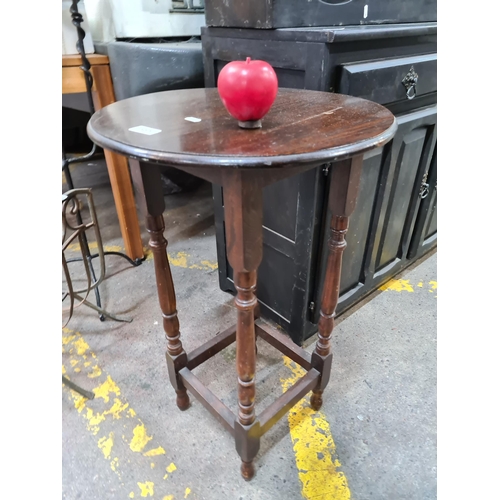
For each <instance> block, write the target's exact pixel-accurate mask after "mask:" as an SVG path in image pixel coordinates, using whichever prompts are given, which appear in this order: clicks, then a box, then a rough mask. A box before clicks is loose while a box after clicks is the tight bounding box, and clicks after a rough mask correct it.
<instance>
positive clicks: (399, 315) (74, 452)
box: [61, 161, 437, 500]
mask: <svg viewBox="0 0 500 500" xmlns="http://www.w3.org/2000/svg"><path fill="white" fill-rule="evenodd" d="M73 178H74V181H75V184H76V185H77V186H78V187H92V189H93V192H94V196H95V202H96V207H97V212H98V217H99V223H100V226H101V230H102V236H103V240H104V244H105V245H106V246H107V247H108V248H109V249H113V250H116V249H119V248H122V245H123V243H122V240H121V238H120V233H119V230H118V223H117V218H116V213H115V210H114V204H113V200H112V195H111V191H110V188H109V181H108V177H107V173H106V170H105V167H104V166H103V164H102V162H100V161H97V162H94V163H93V164H90V165H80V166H78V167H76V168H74V169H73ZM62 190H63V191H65V190H66V185H65V183H64V179H63V186H62ZM165 200H166V204H167V208H166V211H165V219H166V224H167V231H166V236H167V239H168V240H169V248H168V253H169V259H170V262H171V266H172V274H173V279H174V282H175V286H176V292H177V298H178V310H179V319H180V323H181V333H182V340H183V343H184V346H185V348H186V350H191V349H193V348H195V347H196V346H198V345H199V344H201V343H203V342H204V341H206V340H207V339H209V338H210V337H211V336H213V335H214V334H215V333H217V332H218V331H221V330H223V329H225V328H226V327H227V326H229V325H231V324H233V323H234V315H235V309H234V307H233V305H232V298H231V296H229V295H228V294H226V293H224V292H222V291H221V290H220V289H219V287H218V278H217V258H216V248H215V232H214V225H213V208H212V200H211V190H210V186H209V185H203V186H201V187H200V188H199V189H197V190H196V191H195V192H192V193H180V194H176V195H171V196H168V197H166V198H165ZM141 229H142V233H143V241H144V243H145V244H146V242H147V233H146V231H145V229H144V225H143V224H142V221H141ZM436 261H437V254H434V255H432V256H430V257H429V258H427V259H426V260H424V261H423V262H421V263H419V265H418V266H416V267H414V268H413V269H411V270H410V271H408V272H406V273H404V275H402V276H399V277H398V279H396V280H393V281H391V282H390V283H388V284H387V285H386V286H384V287H383V290H380V291H379V293H377V294H376V296H375V297H374V298H373V299H372V300H370V301H367V302H366V303H364V304H363V306H362V307H360V308H358V309H356V310H355V311H354V312H351V313H348V314H346V315H344V317H341V318H339V321H338V324H337V326H336V329H335V331H334V336H333V352H334V365H333V371H332V378H331V382H330V384H329V386H328V388H327V390H326V391H325V396H324V405H323V408H322V409H321V411H320V412H314V411H312V410H311V409H310V407H309V405H308V404H307V401H306V400H303V401H301V402H299V403H298V404H297V405H296V406H295V407H294V408H293V410H292V411H290V412H289V414H288V415H287V416H285V417H283V419H281V421H280V422H279V423H278V424H276V426H275V427H273V428H272V429H271V431H269V432H268V433H267V434H266V435H265V436H264V437H263V438H262V442H261V450H260V452H259V455H258V456H257V459H256V469H257V474H256V476H255V478H254V479H253V480H252V481H251V482H248V483H247V482H245V481H243V479H242V478H241V477H240V474H239V463H240V462H239V457H238V455H237V453H236V451H235V448H234V443H233V440H232V439H231V437H230V436H229V434H228V433H227V432H226V431H225V430H224V428H222V426H221V425H220V424H218V422H217V421H216V420H215V419H214V418H212V417H211V416H210V415H209V414H208V412H207V411H206V410H205V408H203V407H202V405H201V404H200V403H198V402H197V401H196V400H193V399H192V406H191V408H190V409H189V410H188V411H187V412H180V411H179V410H178V409H177V407H176V405H175V393H174V391H173V390H172V388H171V386H170V384H169V382H168V379H167V369H166V365H165V358H164V352H165V340H164V335H163V332H162V326H161V315H160V312H159V307H158V305H157V301H156V290H155V284H154V283H155V281H154V268H153V262H152V261H151V260H150V259H148V260H146V261H145V262H144V263H143V264H142V265H141V266H139V267H137V268H132V267H130V266H129V265H128V264H127V263H126V262H125V261H124V260H122V259H120V258H119V257H115V256H109V257H106V264H107V276H108V277H107V279H106V281H105V282H104V283H103V284H102V286H101V288H100V290H101V295H102V301H103V305H104V306H105V307H106V308H107V309H108V310H109V311H110V312H113V313H115V314H119V315H124V316H130V317H132V318H133V322H132V323H117V322H113V321H109V320H106V321H104V322H101V321H99V319H98V317H97V315H96V313H94V312H93V311H92V310H91V309H88V308H82V307H80V308H79V309H78V310H77V311H76V312H75V314H74V316H73V318H72V319H71V321H70V322H69V324H68V325H67V328H65V329H64V330H63V332H62V370H63V373H65V374H66V375H67V376H68V377H69V378H70V379H71V380H72V381H74V382H75V383H77V384H79V385H81V386H83V387H85V388H87V389H90V390H93V391H94V393H95V399H93V400H91V401H89V400H86V399H84V398H82V397H80V396H79V395H78V394H77V393H75V392H73V391H71V390H70V389H68V388H67V387H65V386H62V387H61V392H62V429H63V433H62V453H63V462H62V474H63V484H62V492H63V498H64V499H67V500H76V499H82V500H93V499H99V500H107V499H109V500H115V499H124V500H126V499H129V498H135V499H141V498H155V499H161V500H178V499H184V498H187V499H200V500H216V499H217V500H219V499H221V500H225V499H228V500H240V499H241V500H243V499H244V500H268V499H269V500H271V499H281V498H283V499H288V500H291V499H301V498H307V499H315V500H320V499H325V500H326V499H328V500H329V499H332V500H346V499H355V500H365V499H366V500H368V499H381V500H382V499H384V500H386V499H388V500H391V499H394V500H400V499H402V498H404V499H405V500H410V499H415V500H427V499H434V498H436V475H437V472H436V341H437V339H436V305H437V274H436V273H437V271H436ZM258 342H259V357H258V366H257V369H258V372H257V392H258V394H257V412H259V411H260V410H262V409H264V408H265V407H266V406H268V405H269V404H270V402H272V401H273V400H274V399H275V398H276V397H277V396H278V395H279V394H281V393H282V392H283V391H284V390H286V388H287V387H289V386H290V385H291V384H293V382H294V380H295V379H296V378H297V377H298V376H300V374H301V369H300V367H298V366H296V365H295V364H294V363H293V362H291V361H290V360H289V359H287V358H284V357H283V356H282V355H281V354H280V353H278V352H277V351H275V350H274V349H272V348H271V347H269V346H268V345H267V344H265V343H262V342H261V341H260V340H259V341H258ZM305 347H306V348H307V350H309V351H311V350H312V349H313V347H314V344H313V339H310V340H309V341H307V342H306V345H305ZM234 361H235V348H234V346H230V347H228V348H227V349H225V350H224V351H222V352H221V353H220V354H219V355H217V356H216V357H215V358H213V359H212V360H210V361H209V362H207V363H205V364H204V365H202V366H201V367H199V368H198V369H197V371H196V373H197V375H198V376H199V377H200V378H201V379H202V380H203V382H204V383H205V384H206V385H208V387H210V388H211V389H212V390H213V391H214V392H215V393H216V394H217V395H218V396H219V397H220V398H221V399H222V400H223V401H224V402H225V403H226V404H227V405H228V406H229V407H230V408H232V409H233V410H235V408H236V389H235V388H236V375H235V367H234Z"/></svg>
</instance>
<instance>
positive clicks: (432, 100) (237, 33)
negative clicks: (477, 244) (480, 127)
mask: <svg viewBox="0 0 500 500" xmlns="http://www.w3.org/2000/svg"><path fill="white" fill-rule="evenodd" d="M305 3H307V2H304V5H305ZM391 3H392V2H391ZM272 4H273V6H274V5H275V2H272ZM353 4H354V2H352V3H350V4H346V5H345V7H346V8H347V7H348V6H349V5H353ZM231 5H232V4H231ZM252 5H253V4H252ZM308 5H309V4H308ZM337 7H338V8H339V9H340V8H341V6H340V5H339V6H337ZM207 8H208V4H207ZM371 8H372V3H370V9H371ZM361 10H362V9H361ZM343 22H344V23H346V24H347V21H346V20H345V19H343ZM436 38H437V25H436V23H434V22H432V23H431V22H427V23H408V24H404V25H403V24H385V25H380V26H342V27H324V26H323V27H321V28H289V29H268V30H263V29H232V28H202V46H203V55H204V66H205V86H206V87H215V86H216V82H217V76H218V74H219V72H220V70H221V69H222V68H223V67H224V65H225V64H226V63H227V62H229V61H232V60H244V59H245V58H246V57H247V56H249V57H251V58H252V59H263V60H265V61H267V62H269V63H270V64H271V65H272V66H273V68H274V69H275V71H276V73H277V75H278V83H279V86H280V87H283V88H297V89H309V90H321V91H326V92H338V93H341V94H347V95H352V96H355V97H362V98H364V99H368V100H371V101H374V102H378V103H379V104H382V105H384V106H385V107H387V108H388V109H389V110H390V111H392V112H393V114H394V115H395V116H396V118H397V120H398V131H397V134H396V136H395V137H394V140H393V141H392V142H391V143H390V144H388V145H387V146H385V147H384V148H380V149H377V150H375V151H371V152H369V153H367V154H366V155H365V157H364V162H363V168H362V173H361V180H360V196H359V200H360V202H359V203H358V205H357V208H356V210H355V211H354V212H353V214H352V216H351V219H350V230H349V233H348V235H347V243H348V246H347V249H346V252H345V253H344V256H343V259H342V279H341V284H340V297H339V303H338V306H337V312H338V313H339V314H341V313H343V312H344V311H346V310H347V309H348V308H349V307H351V306H353V305H354V304H356V303H357V302H359V301H360V300H362V299H363V298H365V297H366V296H368V295H369V294H370V293H372V292H373V291H374V290H376V289H377V288H378V287H380V285H382V284H383V283H384V282H386V281H388V280H389V279H391V278H392V277H394V276H395V275H396V274H397V273H399V272H401V271H402V270H403V269H404V268H405V267H407V266H409V265H411V264H412V263H413V262H415V260H416V259H417V258H419V257H422V256H423V255H424V254H425V253H426V252H429V251H430V250H432V249H433V248H434V247H435V246H436V244H437V225H436V220H437V213H436V189H435V184H436V182H435V180H436V166H437V159H436V141H437V128H436V119H437V107H436V102H437V80H436V66H437V55H436V49H437V42H436ZM412 75H413V78H412ZM415 75H417V76H418V78H417V76H415ZM407 77H408V78H407ZM403 82H405V83H406V85H405V83H403ZM413 84H414V85H413ZM331 175H332V169H331V168H330V167H329V165H328V164H327V163H325V164H323V165H321V166H319V167H316V168H314V169H311V170H308V171H306V172H303V173H301V174H299V175H297V176H294V177H290V178H287V179H284V180H282V181H279V182H277V183H275V184H272V185H270V186H267V187H266V188H265V189H264V195H263V196H264V201H263V203H264V208H263V226H262V230H263V244H264V250H263V258H262V263H261V266H260V268H259V276H258V281H259V287H258V289H257V297H258V300H259V304H260V310H261V313H262V317H263V318H269V319H272V320H273V321H276V322H277V323H278V324H279V325H280V326H281V327H282V328H283V329H284V330H285V331H286V332H287V333H288V334H289V335H290V336H291V337H292V339H293V340H294V341H295V342H296V343H297V344H299V345H300V344H302V342H303V341H304V340H305V339H306V338H308V337H310V336H311V335H313V334H314V333H315V332H316V331H317V329H318V321H319V311H320V303H321V290H322V287H323V280H324V276H325V269H326V263H327V259H328V231H329V214H328V203H327V200H328V198H327V189H328V185H329V182H330V180H329V177H330V176H331ZM213 193H214V207H215V225H216V235H217V255H218V264H219V282H220V287H221V289H222V290H225V291H229V292H231V293H236V289H235V287H234V282H233V270H232V269H231V265H230V262H229V260H228V258H227V246H226V221H225V219H224V201H225V196H224V188H223V187H222V186H220V185H218V184H213Z"/></svg>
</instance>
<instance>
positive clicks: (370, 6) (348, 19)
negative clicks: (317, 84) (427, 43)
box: [205, 0, 437, 29]
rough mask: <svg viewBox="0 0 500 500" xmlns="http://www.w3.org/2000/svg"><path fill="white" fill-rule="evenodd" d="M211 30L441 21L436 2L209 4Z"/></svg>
mask: <svg viewBox="0 0 500 500" xmlns="http://www.w3.org/2000/svg"><path fill="white" fill-rule="evenodd" d="M205 18H206V22H207V25H208V26H225V27H228V28H230V27H231V28H235V27H236V28H260V29H268V28H289V27H297V26H309V27H310V26H342V25H344V26H345V25H353V24H387V23H415V22H423V21H436V20H437V2H436V0H370V2H367V1H366V0H272V1H270V0H251V1H249V0H231V1H229V2H228V1H227V0H205Z"/></svg>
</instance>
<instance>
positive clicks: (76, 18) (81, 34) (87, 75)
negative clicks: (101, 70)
mask: <svg viewBox="0 0 500 500" xmlns="http://www.w3.org/2000/svg"><path fill="white" fill-rule="evenodd" d="M78 2H79V0H73V2H72V4H71V7H70V12H71V17H72V23H73V24H74V26H75V27H76V30H77V34H78V41H77V43H76V49H77V51H78V53H79V54H80V56H81V58H82V66H80V68H81V70H82V71H83V75H84V79H85V86H86V89H87V91H86V94H87V100H88V105H89V110H90V115H91V116H92V115H93V114H94V113H95V106H94V101H93V99H92V86H93V84H94V78H93V76H92V73H91V71H90V68H91V64H90V61H89V60H88V58H87V56H86V54H85V48H84V45H83V40H84V38H85V31H84V30H83V28H82V27H81V23H82V22H83V17H82V15H81V13H80V12H78ZM98 155H99V153H98V152H97V147H96V145H95V144H93V145H92V149H91V150H90V152H89V153H87V154H86V155H83V156H78V157H74V158H68V157H67V156H66V153H65V151H64V148H63V151H62V170H63V172H64V175H65V177H66V183H67V185H68V188H69V189H70V190H73V189H75V186H74V184H73V179H72V178H71V173H70V169H69V166H70V165H71V164H72V163H82V162H86V161H88V160H91V159H93V158H96V157H97V156H98ZM76 216H77V220H78V222H79V223H80V224H81V223H82V219H81V216H80V213H79V212H78V213H77V214H76ZM103 254H104V255H118V256H120V257H123V258H124V259H126V260H127V261H128V262H129V263H130V264H131V265H133V266H139V265H140V264H141V263H142V262H143V260H144V259H135V260H132V259H131V258H130V257H128V255H125V254H124V253H121V252H112V251H109V252H108V251H107V252H103ZM96 257H98V254H91V253H90V249H89V246H88V241H87V238H86V235H85V234H83V246H82V258H83V259H86V260H87V262H88V264H89V267H90V273H91V276H92V279H93V281H94V282H96V277H95V272H94V267H93V265H92V259H95V258H96ZM77 260H82V259H80V258H76V259H69V260H68V261H67V262H74V261H77ZM93 289H94V293H95V298H96V304H97V307H98V308H101V296H100V293H99V287H97V286H95V287H94V288H93ZM99 319H100V320H101V321H104V319H105V315H103V314H102V313H99Z"/></svg>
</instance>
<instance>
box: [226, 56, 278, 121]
mask: <svg viewBox="0 0 500 500" xmlns="http://www.w3.org/2000/svg"><path fill="white" fill-rule="evenodd" d="M217 88H218V90H219V95H220V98H221V100H222V102H223V104H224V106H225V107H226V109H227V110H228V112H229V114H230V115H231V116H233V117H234V118H236V119H237V120H238V122H239V125H240V127H244V128H257V127H260V126H261V123H260V119H261V118H262V117H264V116H265V115H266V114H267V112H268V111H269V110H270V109H271V106H272V105H273V102H274V100H275V99H276V94H277V93H278V78H277V76H276V73H275V72H274V69H273V68H272V66H271V65H270V64H269V63H267V62H265V61H258V60H255V61H252V60H251V59H250V58H249V57H247V59H246V61H233V62H230V63H228V64H226V65H225V66H224V67H223V68H222V71H221V72H220V74H219V79H218V81H217Z"/></svg>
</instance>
